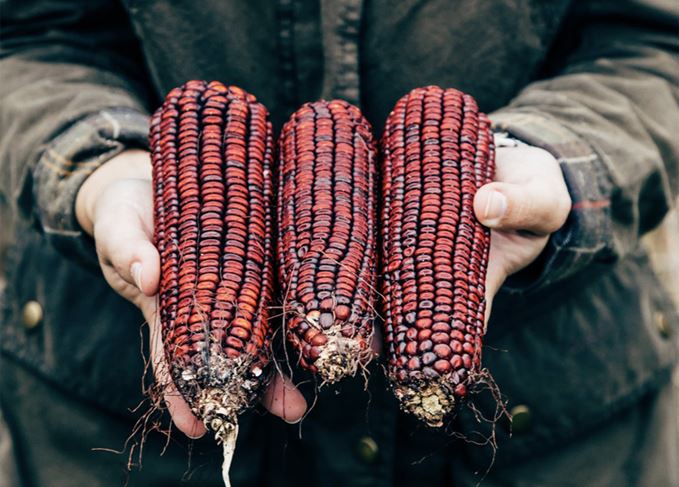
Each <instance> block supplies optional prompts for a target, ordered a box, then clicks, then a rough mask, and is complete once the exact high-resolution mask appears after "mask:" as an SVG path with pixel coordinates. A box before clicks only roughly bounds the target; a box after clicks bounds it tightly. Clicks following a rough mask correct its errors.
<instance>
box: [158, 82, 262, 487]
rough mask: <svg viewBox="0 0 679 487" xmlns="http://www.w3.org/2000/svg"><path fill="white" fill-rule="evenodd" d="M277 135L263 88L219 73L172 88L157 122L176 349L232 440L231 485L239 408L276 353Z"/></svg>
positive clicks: (165, 284)
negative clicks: (221, 78) (249, 87)
mask: <svg viewBox="0 0 679 487" xmlns="http://www.w3.org/2000/svg"><path fill="white" fill-rule="evenodd" d="M272 137H273V136H272V129H271V124H270V122H269V120H268V113H267V110H266V108H264V106H262V105H261V104H259V103H257V101H256V99H255V97H254V96H252V95H250V94H248V93H246V92H244V91H243V90H241V89H239V88H236V87H226V86H224V85H223V84H221V83H219V82H214V81H213V82H210V83H207V82H204V81H189V82H187V83H186V84H184V85H183V86H182V87H180V88H175V89H173V90H172V91H170V93H169V94H168V95H167V97H166V99H165V102H164V103H163V105H162V106H161V107H160V108H159V109H158V111H157V112H156V113H155V114H154V116H153V118H152V121H151V128H150V145H151V151H152V161H153V184H154V191H155V194H154V211H155V243H156V246H157V247H158V250H159V252H160V256H161V281H160V290H159V313H160V321H161V325H162V338H163V343H164V351H165V359H166V360H167V363H168V365H169V369H170V373H171V375H172V379H173V380H174V383H175V385H176V386H177V389H178V390H179V392H180V393H181V394H182V396H183V397H184V398H185V399H186V401H187V403H188V404H189V406H190V407H191V409H192V411H193V412H194V413H195V414H196V415H197V416H198V417H199V418H200V419H201V420H202V421H203V422H204V423H205V425H206V427H207V428H208V429H210V430H212V431H213V432H214V433H215V435H216V437H217V439H218V440H219V441H221V442H222V443H223V444H224V447H225V482H226V483H227V484H228V476H227V473H228V463H229V462H230V455H231V454H232V453H233V444H234V442H235V436H236V433H237V415H238V414H239V413H240V412H241V411H243V410H244V409H246V408H248V407H249V406H251V405H252V404H253V402H254V401H255V399H256V397H257V395H258V392H259V391H260V390H261V389H262V387H263V385H264V383H265V381H266V378H267V374H265V367H266V366H267V363H268V362H269V360H270V356H269V353H270V347H269V341H270V335H271V333H270V328H269V323H268V320H269V308H268V307H269V304H270V300H271V297H272V286H273V267H272V266H273V247H272V246H273V242H272V235H273V229H272V223H273V214H272V212H273V182H272V174H271V169H272V168H271V166H272V159H273V140H272ZM228 449H230V450H228ZM227 450H228V451H227Z"/></svg>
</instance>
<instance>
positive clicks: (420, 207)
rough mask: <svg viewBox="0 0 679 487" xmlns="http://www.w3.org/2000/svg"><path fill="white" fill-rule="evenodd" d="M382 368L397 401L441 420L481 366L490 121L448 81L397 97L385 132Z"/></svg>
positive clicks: (438, 422) (437, 422) (421, 415)
mask: <svg viewBox="0 0 679 487" xmlns="http://www.w3.org/2000/svg"><path fill="white" fill-rule="evenodd" d="M382 149H383V163H382V168H383V182H382V197H383V203H384V206H383V209H382V224H383V227H382V245H383V258H384V277H383V293H384V300H385V303H384V304H385V310H384V314H385V323H384V331H385V340H386V344H387V357H388V364H387V367H388V375H389V378H390V380H391V382H392V386H393V389H394V392H395V394H396V396H397V398H398V399H399V401H400V403H401V406H402V408H403V409H404V410H405V411H407V412H410V413H412V414H414V415H415V416H417V417H418V418H420V419H421V420H423V421H424V422H426V423H427V424H429V425H430V426H442V425H443V422H444V419H445V417H446V416H448V415H450V414H451V413H452V412H453V411H454V407H455V405H456V403H457V402H459V401H460V400H461V399H463V398H465V397H466V396H467V395H468V393H469V392H470V389H471V388H473V387H474V386H475V384H476V383H477V381H478V380H479V378H480V377H481V376H482V375H483V373H482V372H483V371H481V337H482V336H483V334H484V332H485V329H484V312H485V304H486V303H485V298H484V291H485V276H486V267H487V263H488V252H489V246H490V235H489V231H488V229H486V228H485V227H483V226H482V225H481V224H480V223H479V222H478V221H477V220H476V217H475V215H474V208H473V201H474V195H475V194H476V190H477V189H478V188H479V187H480V186H482V185H484V184H486V183H488V182H490V181H491V180H492V177H493V172H494V146H493V138H492V134H491V132H490V122H489V120H488V118H487V117H486V115H484V114H483V113H479V111H478V107H477V105H476V102H475V101H474V99H473V98H472V97H471V96H469V95H465V94H463V93H461V92H459V91H457V90H454V89H447V90H443V89H441V88H439V87H436V86H430V87H426V88H417V89H415V90H413V91H411V92H410V93H408V94H407V95H406V96H404V97H403V98H401V99H400V100H399V101H398V102H397V104H396V106H395V108H394V110H393V111H392V112H391V114H390V115H389V117H388V120H387V123H386V128H385V132H384V134H383V139H382Z"/></svg>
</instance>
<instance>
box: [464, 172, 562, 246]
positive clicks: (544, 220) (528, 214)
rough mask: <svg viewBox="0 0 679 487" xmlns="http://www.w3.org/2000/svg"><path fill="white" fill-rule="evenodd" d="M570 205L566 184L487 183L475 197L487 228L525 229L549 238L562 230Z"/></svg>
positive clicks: (476, 208)
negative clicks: (551, 234)
mask: <svg viewBox="0 0 679 487" xmlns="http://www.w3.org/2000/svg"><path fill="white" fill-rule="evenodd" d="M570 205H571V203H570V197H569V196H568V192H567V190H566V188H565V185H563V184H561V185H558V186H557V185H551V184H549V183H547V182H545V181H536V180H533V181H530V182H526V183H519V184H517V183H505V182H494V183H490V184H486V185H485V186H483V187H481V188H479V190H478V191H477V193H476V196H475V197H474V212H475V213H476V217H477V218H478V219H479V221H480V222H481V223H482V224H483V225H485V226H487V227H489V228H493V229H496V230H509V231H512V230H525V231H529V232H532V233H535V234H537V235H548V234H550V233H552V232H555V231H556V230H558V229H559V228H561V227H562V226H563V224H564V223H565V222H566V218H567V217H568V213H569V211H570Z"/></svg>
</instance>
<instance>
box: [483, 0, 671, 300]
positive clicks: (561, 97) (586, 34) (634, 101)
mask: <svg viewBox="0 0 679 487" xmlns="http://www.w3.org/2000/svg"><path fill="white" fill-rule="evenodd" d="M571 18H572V19H573V22H572V23H571V24H570V26H569V27H568V28H566V29H564V30H563V31H562V34H561V36H562V38H563V37H566V38H567V40H568V41H574V42H573V43H574V44H576V46H575V47H573V48H572V49H571V50H570V51H569V53H570V54H569V55H568V56H565V57H564V62H562V63H560V64H561V65H560V67H558V68H557V70H556V72H555V74H554V75H553V76H551V77H549V78H546V79H543V80H540V81H537V82H534V83H532V84H530V85H528V86H527V87H526V88H525V89H524V90H522V92H521V93H519V95H518V96H517V97H516V98H515V99H514V100H513V101H512V102H511V103H510V104H509V105H508V106H506V107H504V108H502V109H501V110H499V111H497V112H496V113H494V114H492V115H491V118H492V119H493V121H494V124H495V128H496V130H500V131H505V132H508V133H510V134H511V135H513V136H514V137H516V138H519V139H522V140H524V141H525V142H527V143H530V144H532V145H535V146H538V147H542V148H544V149H546V150H548V151H549V152H551V153H552V154H553V155H554V156H555V157H556V158H557V159H558V160H559V162H560V165H561V168H562V170H563V174H564V177H565V180H566V183H567V185H568V188H569V191H570V194H571V197H572V200H573V207H572V211H571V213H570V215H569V218H568V221H567V223H566V225H565V226H564V227H563V228H562V229H560V230H559V231H558V232H557V233H555V234H553V235H552V237H551V238H550V241H549V243H548V247H547V249H546V251H545V253H544V254H543V255H542V256H541V258H540V260H539V262H538V263H536V264H535V265H534V266H532V267H531V268H530V270H528V271H527V272H522V273H520V275H519V276H517V277H516V278H513V279H510V280H509V281H508V283H507V286H506V288H508V290H509V291H521V292H531V291H535V290H538V289H541V288H544V287H545V286H548V285H550V284H552V283H555V282H558V281H560V280H563V279H565V278H567V277H568V276H570V275H572V274H574V273H577V272H579V271H581V270H582V269H584V268H585V267H586V266H588V265H590V264H591V263H593V262H598V263H602V264H604V265H606V264H608V263H612V262H615V261H616V260H617V259H620V258H622V257H624V256H625V255H626V254H627V253H629V252H631V251H632V250H633V249H634V248H635V247H636V246H637V245H638V240H639V238H640V236H641V235H643V234H644V233H645V232H647V231H649V230H651V229H652V228H654V227H655V226H656V225H658V224H659V223H660V222H661V221H662V219H663V217H664V215H665V214H666V213H667V211H668V210H669V209H670V208H671V207H672V206H673V203H674V200H675V197H676V195H677V190H678V184H679V167H678V164H679V135H678V134H679V106H678V103H679V36H678V35H677V32H678V30H679V3H677V2H675V1H673V0H666V1H665V0H648V1H646V0H644V1H641V0H638V1H633V0H611V1H606V2H604V1H588V2H577V6H576V7H575V9H574V11H573V12H572V17H571ZM558 42H562V41H558ZM554 52H558V50H554Z"/></svg>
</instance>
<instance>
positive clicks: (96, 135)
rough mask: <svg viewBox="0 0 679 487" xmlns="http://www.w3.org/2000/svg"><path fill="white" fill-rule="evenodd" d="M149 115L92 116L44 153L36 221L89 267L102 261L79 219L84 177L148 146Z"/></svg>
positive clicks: (37, 174) (116, 112) (112, 112)
mask: <svg viewBox="0 0 679 487" xmlns="http://www.w3.org/2000/svg"><path fill="white" fill-rule="evenodd" d="M147 137H148V117H147V116H146V115H143V114H142V113H140V112H138V111H136V110H133V109H129V108H120V109H116V108H111V109H107V110H102V111H100V112H98V113H95V114H92V115H90V116H88V117H86V118H84V119H82V120H80V121H79V122H77V123H76V124H75V125H72V126H71V127H69V128H68V129H67V130H66V131H64V132H62V133H61V134H60V135H59V136H58V137H57V138H55V139H54V140H53V141H52V142H51V143H50V144H49V145H48V146H47V147H46V148H45V151H44V152H43V153H42V156H41V157H40V160H39V161H38V165H37V166H36V168H35V171H34V173H33V181H34V185H33V193H34V197H35V201H36V203H37V218H38V221H39V224H40V226H41V228H42V230H43V232H44V234H45V236H46V238H47V239H48V241H50V243H52V244H53V245H54V246H55V247H56V248H57V249H58V250H60V251H61V252H62V253H64V254H65V255H67V256H69V257H72V258H75V259H77V260H79V261H82V262H83V263H85V264H94V265H96V263H97V255H96V251H95V249H94V245H93V240H92V239H91V238H90V237H89V235H87V234H85V233H84V232H83V231H82V229H81V228H80V225H79V224H78V222H77V219H76V216H75V199H76V195H77V194H78V190H79V189H80V186H81V185H82V183H83V182H84V181H85V179H86V178H87V177H88V176H89V175H90V174H91V173H92V172H94V170H95V169H97V168H98V167H99V166H101V165H102V164H104V163H105V162H106V161H108V160H109V159H111V158H112V157H114V156H116V155H118V154H119V153H121V152H122V151H124V150H125V149H129V148H147V147H148V142H147Z"/></svg>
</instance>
